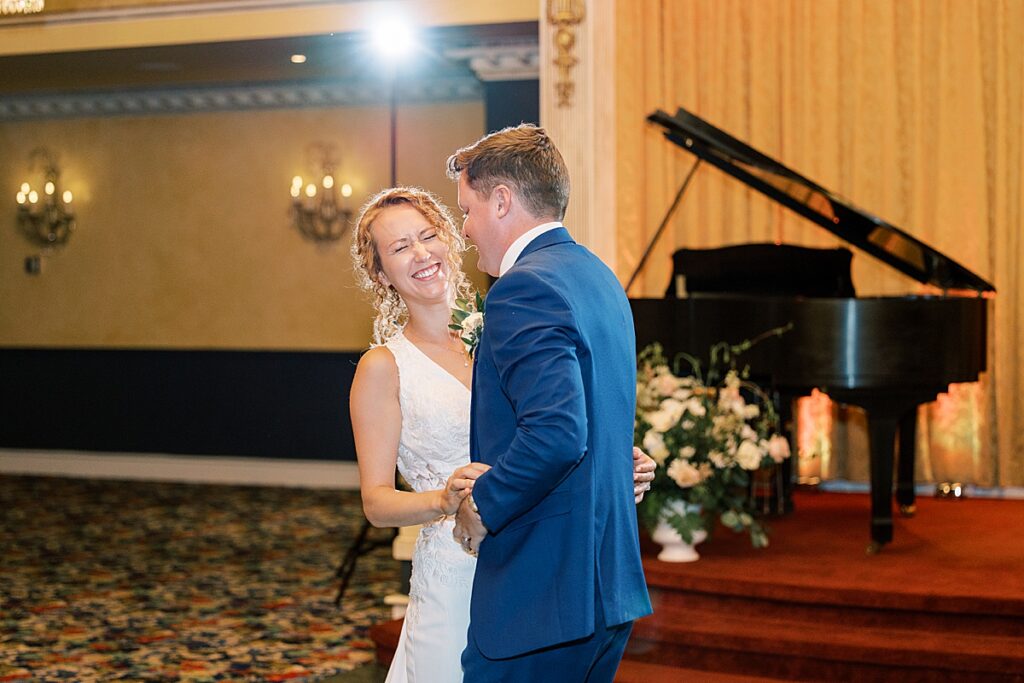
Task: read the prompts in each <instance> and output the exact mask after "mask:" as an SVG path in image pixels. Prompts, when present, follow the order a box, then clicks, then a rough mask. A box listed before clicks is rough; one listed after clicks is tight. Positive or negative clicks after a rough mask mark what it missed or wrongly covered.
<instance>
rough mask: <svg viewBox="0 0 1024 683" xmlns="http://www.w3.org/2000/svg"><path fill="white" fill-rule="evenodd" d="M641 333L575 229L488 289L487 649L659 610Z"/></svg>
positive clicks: (479, 420) (474, 625) (482, 561)
mask: <svg viewBox="0 0 1024 683" xmlns="http://www.w3.org/2000/svg"><path fill="white" fill-rule="evenodd" d="M635 404H636V338H635V335H634V331H633V317H632V314H631V312H630V308H629V303H628V301H627V299H626V296H625V293H624V292H623V290H622V287H621V285H620V284H619V282H618V280H616V278H615V276H614V275H613V274H612V272H611V271H610V270H609V269H608V268H607V267H606V266H605V265H604V264H603V263H602V262H601V261H600V260H599V259H598V258H597V257H596V256H594V255H593V254H592V253H590V252H589V251H588V250H587V249H585V248H584V247H582V246H580V245H578V244H576V242H574V241H573V239H572V238H571V237H570V236H569V233H568V231H566V230H565V228H556V229H554V230H551V231H549V232H546V233H544V234H542V235H540V236H539V237H537V238H536V239H535V240H534V241H533V242H531V243H530V244H529V245H528V246H527V247H526V249H525V250H524V251H523V253H522V254H521V255H520V257H519V259H518V260H517V261H516V264H515V265H514V266H513V267H512V268H511V269H510V270H509V271H508V272H507V273H506V274H505V275H502V276H501V277H500V278H499V279H498V280H497V282H496V283H495V284H494V285H493V286H492V287H491V290H490V292H489V293H488V295H487V302H486V315H485V325H484V331H483V335H482V338H481V340H480V345H479V347H478V349H477V352H476V360H475V369H474V374H473V398H472V420H471V431H470V450H471V455H472V458H473V459H474V460H475V461H479V462H483V463H486V464H488V465H490V466H491V468H492V469H490V470H489V471H488V472H487V473H486V474H484V475H483V476H481V477H480V478H479V479H478V480H477V482H476V485H475V487H474V490H473V497H474V500H475V501H476V503H477V506H478V507H479V510H480V515H481V517H482V519H483V522H484V525H485V526H486V527H487V529H488V531H489V534H488V536H487V537H486V538H485V539H484V540H483V542H482V544H481V546H480V556H479V560H478V562H477V570H476V577H475V579H474V585H473V598H472V604H471V632H472V633H473V635H474V637H475V638H476V643H477V647H479V649H480V651H481V652H482V653H483V654H484V655H486V656H487V657H490V658H493V659H501V658H507V657H514V656H518V655H520V654H524V653H527V652H530V651H532V650H536V649H539V648H543V647H547V646H550V645H556V644H559V643H564V642H568V641H570V640H576V639H579V638H584V637H586V636H589V635H590V634H592V633H593V632H594V627H595V605H597V604H598V601H599V605H600V608H601V609H602V610H603V615H604V621H605V623H606V624H608V625H616V624H621V623H625V622H627V621H630V620H633V619H636V618H638V617H641V616H644V615H646V614H649V613H650V612H651V605H650V600H649V598H648V594H647V586H646V583H645V581H644V575H643V569H642V566H641V563H640V547H639V540H638V536H637V521H636V510H635V505H634V500H633V457H632V440H633V420H634V413H635Z"/></svg>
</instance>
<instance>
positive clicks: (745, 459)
mask: <svg viewBox="0 0 1024 683" xmlns="http://www.w3.org/2000/svg"><path fill="white" fill-rule="evenodd" d="M761 458H762V453H761V449H760V448H758V447H757V444H756V443H754V442H753V441H748V440H746V439H744V440H743V443H741V444H740V447H739V448H737V449H736V462H738V463H739V465H740V467H742V468H743V469H745V470H756V469H757V468H758V467H760V466H761Z"/></svg>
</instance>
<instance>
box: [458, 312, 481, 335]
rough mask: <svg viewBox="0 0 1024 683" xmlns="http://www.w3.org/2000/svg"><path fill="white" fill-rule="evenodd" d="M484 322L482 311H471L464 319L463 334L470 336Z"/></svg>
mask: <svg viewBox="0 0 1024 683" xmlns="http://www.w3.org/2000/svg"><path fill="white" fill-rule="evenodd" d="M483 322H484V314H483V313H481V312H480V311H477V312H476V313H470V314H469V315H468V316H466V319H465V320H463V321H462V335H463V336H464V337H468V336H470V335H471V334H473V333H474V332H476V331H477V329H479V327H480V326H481V325H482V324H483Z"/></svg>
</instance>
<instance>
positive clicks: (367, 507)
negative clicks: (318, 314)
mask: <svg viewBox="0 0 1024 683" xmlns="http://www.w3.org/2000/svg"><path fill="white" fill-rule="evenodd" d="M465 246H466V245H465V242H464V240H463V238H462V235H461V233H460V231H459V230H458V228H456V225H455V221H454V220H453V219H452V216H451V213H450V212H449V211H448V209H447V208H445V207H444V206H443V205H442V204H441V203H440V202H439V201H438V200H437V198H436V197H434V195H432V194H430V193H429V192H426V191H424V190H420V189H417V188H408V187H397V188H391V189H388V190H384V191H382V192H380V193H378V194H377V195H376V196H375V197H373V198H372V199H370V201H369V202H368V203H367V204H366V206H364V207H363V210H362V213H361V214H360V216H359V219H358V221H357V223H356V228H355V233H354V235H353V238H352V260H353V267H354V271H355V275H356V279H357V281H358V282H359V285H360V286H361V287H362V288H363V289H364V290H367V291H369V292H370V293H371V294H372V297H373V304H374V308H375V309H376V312H377V315H376V319H375V320H374V323H373V345H372V348H371V349H370V350H369V351H367V352H366V353H365V354H364V355H363V357H362V359H361V360H360V361H359V365H358V367H357V368H356V374H355V379H354V380H353V382H352V394H351V399H350V410H351V415H352V428H353V433H354V435H355V442H356V453H357V457H358V460H359V482H360V484H359V485H360V489H361V493H362V499H363V511H364V513H365V514H366V518H367V519H368V520H369V521H370V523H371V524H373V525H374V526H378V527H394V526H411V525H415V524H422V525H423V529H422V531H420V535H419V537H418V538H417V540H416V547H415V550H414V551H413V559H412V566H413V568H412V578H411V580H410V590H409V607H408V611H407V612H406V616H405V623H404V624H403V626H402V634H401V637H400V639H399V643H398V648H397V649H396V651H395V658H394V660H393V662H392V664H391V669H390V671H389V672H388V676H387V682H388V683H407V682H412V681H417V680H418V681H430V682H432V683H433V682H448V681H451V682H453V683H454V682H458V681H461V680H462V667H461V659H460V658H461V654H462V651H463V649H465V647H466V630H467V627H468V626H469V599H470V593H471V591H472V585H473V572H474V570H475V567H476V559H475V558H474V557H473V556H472V555H469V554H468V553H467V552H466V551H465V550H463V549H462V547H461V546H459V545H458V544H457V543H456V542H455V540H454V539H453V538H452V528H453V526H454V518H453V515H454V514H455V512H456V511H457V510H458V507H459V503H460V502H461V501H462V499H463V498H465V497H466V496H468V495H469V494H470V493H471V492H472V489H473V482H474V480H475V479H476V478H477V477H479V476H480V475H481V474H483V473H484V472H486V471H487V469H488V468H487V465H484V464H481V463H471V462H470V461H469V404H470V383H471V380H472V359H471V357H470V356H469V354H468V352H467V350H466V347H465V345H464V344H463V342H462V341H461V339H459V337H458V335H457V334H455V333H453V332H452V331H451V330H450V329H449V328H448V325H449V322H450V317H451V306H452V304H453V302H454V300H455V299H456V298H466V299H471V298H472V297H471V291H472V290H471V286H470V283H469V280H468V278H467V277H466V275H465V273H463V272H462V253H463V251H464V250H465ZM633 462H634V484H635V494H636V497H637V502H639V500H640V499H641V498H642V497H643V493H644V491H646V490H647V489H648V488H649V486H650V484H649V483H648V482H650V481H651V480H652V479H653V478H654V467H655V464H654V461H653V460H651V459H650V458H649V457H647V456H646V455H645V454H643V453H642V452H641V451H640V450H639V449H633ZM396 466H397V468H398V471H399V472H400V473H401V475H402V477H403V478H404V479H405V481H406V482H408V484H409V486H410V487H412V489H413V491H412V492H406V491H399V490H397V489H396V488H395V468H396Z"/></svg>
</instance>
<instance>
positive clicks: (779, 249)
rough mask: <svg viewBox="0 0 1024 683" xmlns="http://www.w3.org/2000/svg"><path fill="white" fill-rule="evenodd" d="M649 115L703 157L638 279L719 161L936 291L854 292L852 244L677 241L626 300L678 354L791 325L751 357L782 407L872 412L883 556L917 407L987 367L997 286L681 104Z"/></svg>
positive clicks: (874, 513)
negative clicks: (679, 210)
mask: <svg viewBox="0 0 1024 683" xmlns="http://www.w3.org/2000/svg"><path fill="white" fill-rule="evenodd" d="M648 121H650V122H651V123H653V124H655V125H658V126H660V127H661V128H663V132H664V135H665V137H666V138H667V139H668V140H669V141H670V142H672V143H674V144H676V145H678V146H679V147H681V148H682V149H684V150H686V151H687V152H690V153H692V154H693V155H694V156H695V157H696V159H695V162H694V165H693V167H692V168H691V169H690V172H689V174H688V175H687V177H686V180H685V181H684V183H683V185H682V186H681V187H680V189H679V192H678V193H677V195H676V200H675V202H674V203H673V205H672V208H670V209H669V213H668V214H667V215H666V216H665V219H664V220H663V221H662V224H661V227H660V228H659V230H658V231H657V233H656V234H655V237H654V239H653V240H652V242H651V245H649V246H648V249H647V252H646V253H645V254H644V258H643V259H641V262H640V264H639V265H638V267H637V270H636V272H634V274H633V277H631V278H630V285H631V284H632V282H633V280H634V279H635V277H636V275H637V274H638V273H639V272H640V271H641V269H642V268H643V266H644V263H645V262H646V260H647V256H648V255H649V254H650V252H651V248H652V247H653V245H654V243H655V241H656V240H657V239H658V237H659V236H660V234H661V232H662V231H663V230H664V228H665V226H666V225H667V224H668V222H669V219H670V217H671V213H672V211H673V210H674V209H675V207H676V206H678V203H679V201H680V200H681V198H682V196H683V193H684V192H685V190H686V187H687V185H688V184H689V182H690V181H691V179H692V178H693V176H694V172H695V171H696V170H697V169H698V167H699V166H700V165H701V164H702V163H709V164H711V165H712V166H715V167H716V168H718V169H720V170H721V171H723V172H725V173H727V174H728V175H730V176H732V177H734V178H736V179H737V180H739V181H740V182H743V183H745V184H747V185H749V186H750V187H752V188H754V189H755V190H758V191H759V192H761V193H763V194H764V195H766V196H768V197H770V198H771V199H773V200H775V201H777V202H779V203H781V204H782V205H784V206H786V207H787V208H789V209H791V210H793V211H795V212H796V213H798V214H800V215H801V216H804V217H805V218H807V219H809V220H811V221H813V222H814V223H817V224H818V225H820V226H821V227H823V228H825V229H826V230H828V231H829V232H831V233H833V234H834V235H836V236H838V237H839V238H841V239H842V240H843V241H845V242H846V243H847V244H849V245H851V246H852V247H854V248H856V249H859V250H861V251H864V252H866V253H868V254H870V255H871V256H873V257H875V258H877V259H879V260H881V261H882V262H884V263H886V264H888V265H890V266H892V267H893V268H895V269H896V270H898V271H900V272H902V273H904V274H906V275H908V276H910V277H912V278H914V279H915V280H917V281H918V282H921V283H924V284H927V285H931V288H932V289H933V290H934V291H935V292H936V293H935V294H934V295H929V296H901V297H856V296H855V294H854V289H853V283H852V280H851V278H850V260H851V258H852V254H851V252H850V251H849V250H848V249H845V248H839V249H827V250H826V249H823V250H817V249H808V248H804V247H797V246H792V245H781V246H780V245H770V244H759V245H735V246H732V247H725V248H722V249H711V250H688V249H681V250H679V251H677V252H676V254H675V255H674V262H675V271H674V277H673V281H672V282H670V283H668V289H667V292H666V297H665V298H664V299H631V302H630V303H631V306H632V309H633V316H634V321H635V325H636V334H637V348H643V347H645V346H646V345H648V344H649V343H651V342H655V341H657V342H660V343H661V344H662V346H663V347H664V348H665V351H666V355H667V357H669V358H672V357H673V355H674V354H676V353H677V352H680V351H685V352H687V353H690V354H692V355H696V356H702V355H706V353H707V350H708V349H709V348H710V347H711V346H712V345H713V344H715V343H717V342H720V341H729V342H738V341H741V340H744V339H751V338H754V337H756V336H758V335H760V334H761V333H763V332H765V331H766V330H769V329H771V328H775V327H780V326H784V325H787V324H790V323H791V324H792V329H791V330H790V331H788V332H787V333H786V334H785V335H783V336H782V337H779V338H772V339H767V340H765V341H762V342H761V343H759V344H757V345H756V346H754V347H753V348H752V349H751V350H750V351H748V352H747V353H746V354H744V356H743V357H742V359H741V360H742V362H743V364H745V365H748V366H749V367H750V369H751V373H752V375H753V376H756V377H758V378H760V379H761V381H766V382H768V383H770V386H771V387H772V388H774V390H776V391H777V392H779V394H780V395H781V396H783V397H785V400H784V401H783V402H782V405H781V408H782V410H783V412H785V411H786V409H787V408H788V405H789V403H791V401H790V399H792V398H795V397H798V396H802V395H806V394H809V393H810V392H811V390H812V389H814V388H819V389H821V390H822V391H824V392H825V393H827V394H828V395H829V396H830V397H831V398H832V399H833V400H835V401H838V402H840V403H845V404H851V405H855V406H859V407H861V408H863V409H864V410H865V412H866V415H867V419H868V438H869V447H870V472H871V523H870V534H871V542H870V543H869V545H868V548H867V550H868V553H869V554H874V553H876V552H878V551H879V550H880V549H881V548H882V547H883V546H884V545H885V544H886V543H889V542H890V541H892V538H893V488H894V487H893V477H894V469H896V487H895V498H896V501H897V502H898V504H899V507H900V510H901V511H902V512H903V513H904V514H908V515H910V514H913V510H914V424H915V420H914V416H915V415H916V409H917V407H918V406H919V405H921V404H924V403H928V402H930V401H933V400H935V398H936V397H937V396H938V395H939V394H940V393H942V392H944V391H946V390H947V388H948V386H949V384H951V383H954V382H973V381H976V380H977V379H978V375H979V373H980V372H982V371H984V370H985V363H986V358H985V356H986V315H987V304H988V298H990V297H991V296H992V295H994V292H995V288H994V287H993V286H992V285H991V284H990V283H988V282H986V281H985V280H984V279H982V278H981V277H979V276H978V275H976V274H975V273H973V272H971V271H970V270H968V269H967V268H965V267H964V266H962V265H960V264H958V263H956V262H955V261H954V260H953V259H951V258H949V257H948V256H946V255H945V254H942V253H940V252H938V251H936V250H935V249H933V248H931V247H930V246H928V245H927V244H924V243H923V242H921V241H919V240H917V239H915V238H914V237H912V236H911V235H909V234H907V233H905V232H903V231H902V230H900V229H898V228H896V227H895V226H893V225H890V224H889V223H886V222H885V221H883V220H881V219H879V218H877V217H875V216H872V215H871V214H869V213H867V212H865V211H863V210H861V209H858V208H856V207H854V206H853V205H851V204H850V203H849V202H847V201H845V200H843V199H842V198H840V197H839V196H837V195H835V194H833V193H832V192H829V191H828V190H826V189H824V188H822V187H820V186H819V185H817V184H815V183H814V182H812V181H810V180H808V179H807V178H804V177H803V176H801V175H799V174H798V173H796V172H794V171H792V170H791V169H789V168H787V167H785V166H783V165H782V164H780V163H779V162H777V161H775V160H774V159H771V158H769V157H767V156H765V155H764V154H761V153H760V152H758V151H757V150H755V149H753V148H751V147H750V146H748V145H747V144H745V143H743V142H741V141H739V140H737V139H736V138H734V137H733V136H731V135H729V134H728V133H726V132H724V131H722V130H720V129H718V128H716V127H714V126H713V125H711V124H710V123H708V122H707V121H704V120H703V119H701V118H699V117H698V116H695V115H694V114H692V113H690V112H688V111H686V110H684V109H679V110H678V111H677V112H676V113H675V115H669V114H667V113H665V112H663V111H656V112H655V113H653V114H651V115H650V116H649V117H648ZM684 283H685V284H684ZM628 289H629V286H627V291H628ZM897 436H898V437H899V438H898V440H899V449H898V455H899V457H898V467H895V468H894V463H896V462H897V459H896V453H897V448H896V446H897V443H896V442H897ZM794 452H795V451H794ZM790 486H791V476H787V478H786V488H787V489H788V488H789V487H790Z"/></svg>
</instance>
